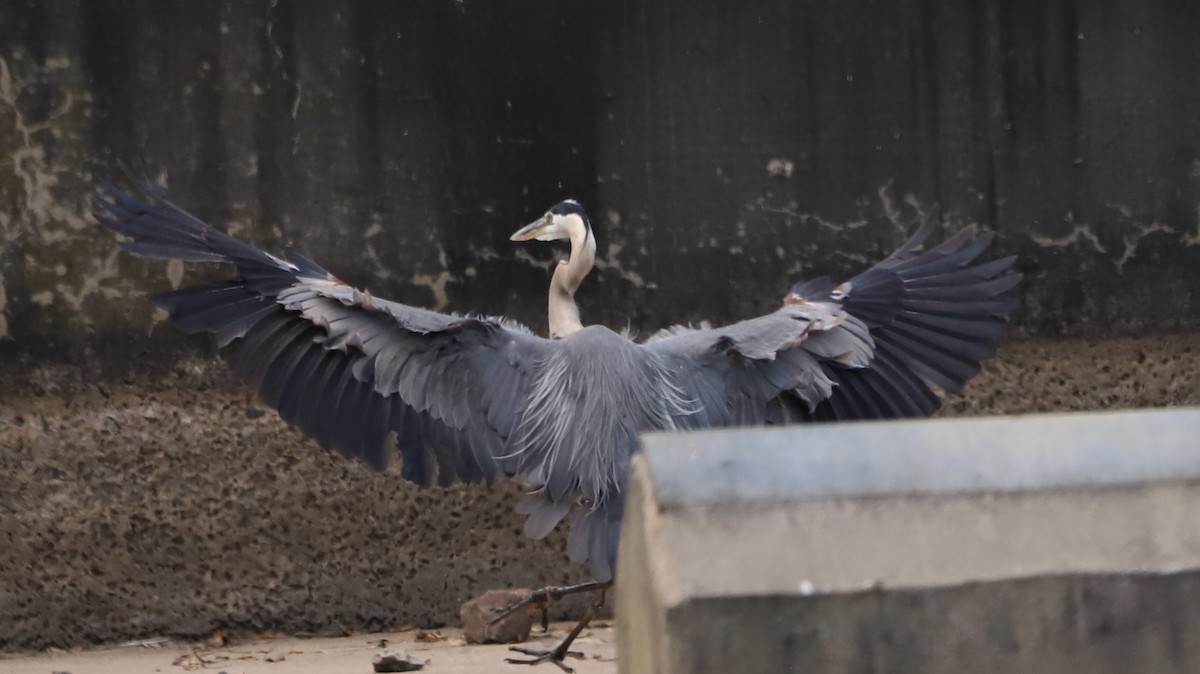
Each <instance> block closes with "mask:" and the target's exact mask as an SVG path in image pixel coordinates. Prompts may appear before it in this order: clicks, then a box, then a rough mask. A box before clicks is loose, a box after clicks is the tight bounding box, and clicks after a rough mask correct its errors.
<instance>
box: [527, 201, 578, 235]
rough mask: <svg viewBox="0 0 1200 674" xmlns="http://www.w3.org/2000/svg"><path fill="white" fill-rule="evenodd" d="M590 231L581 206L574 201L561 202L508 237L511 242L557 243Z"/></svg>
mask: <svg viewBox="0 0 1200 674" xmlns="http://www.w3.org/2000/svg"><path fill="white" fill-rule="evenodd" d="M589 229H590V225H589V224H588V219H587V214H586V213H584V212H583V206H580V205H579V202H578V201H575V200H574V199H567V200H566V201H561V202H559V203H557V204H555V205H554V206H552V207H551V208H550V210H548V211H546V214H545V215H543V216H542V217H540V218H538V219H537V220H534V221H533V222H531V223H529V224H528V225H525V226H524V227H522V228H521V229H518V230H517V231H516V232H514V233H513V235H512V236H511V237H509V238H510V239H511V240H512V241H532V240H534V239H536V240H538V241H559V240H561V239H570V238H571V237H572V235H573V234H586V233H587V231H588V230H589Z"/></svg>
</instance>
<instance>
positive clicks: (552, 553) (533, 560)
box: [0, 333, 1200, 650]
mask: <svg viewBox="0 0 1200 674" xmlns="http://www.w3.org/2000/svg"><path fill="white" fill-rule="evenodd" d="M1197 344H1200V333H1178V334H1173V335H1167V336H1158V337H1154V338H1145V339H1110V340H1103V341H1089V340H1086V339H1063V340H1031V341H1022V342H1013V343H1009V344H1007V345H1006V346H1005V347H1004V348H1003V349H1002V350H1001V353H1000V355H999V357H998V358H997V360H995V361H992V362H991V363H989V365H988V366H987V368H986V369H985V371H984V372H983V374H982V375H981V376H980V377H979V378H977V379H976V380H975V381H973V382H972V383H971V385H970V386H969V387H968V390H967V391H966V394H965V395H964V396H962V397H961V398H957V399H954V400H952V401H950V403H949V404H948V405H947V408H946V411H945V414H948V415H956V416H957V415H966V414H992V413H1021V412H1047V411H1063V410H1097V409H1118V408H1133V407H1151V406H1167V405H1189V404H1191V405H1194V404H1200V358H1197V352H1196V350H1195V349H1196V348H1197V347H1196V346H1195V345H1197ZM206 367H207V366H206ZM201 369H202V370H203V371H197V372H198V373H193V374H187V373H183V374H180V373H176V374H175V375H173V376H172V377H170V378H168V380H165V381H164V382H159V383H157V384H148V383H146V382H141V381H130V382H126V383H120V384H106V385H103V386H100V385H94V384H92V385H71V386H58V385H56V384H55V383H54V382H55V381H56V379H55V377H54V376H52V373H51V374H47V373H46V372H45V371H40V373H31V374H30V375H29V380H28V381H27V383H26V384H27V385H26V386H25V387H24V388H26V389H27V392H26V393H23V394H12V395H7V396H5V397H4V398H0V474H2V475H3V476H4V477H3V488H2V489H0V577H2V578H4V583H3V584H2V585H0V649H7V650H15V649H37V648H44V647H47V646H70V645H75V644H90V643H112V642H119V641H125V640H130V639H137V638H142V637H146V636H151V635H171V636H179V637H183V638H199V637H204V636H207V635H209V634H211V633H212V632H213V631H214V630H216V629H218V628H220V629H225V630H232V631H235V632H240V633H260V632H265V631H281V632H286V633H293V634H294V633H303V632H311V633H337V632H340V631H341V630H342V629H350V630H355V631H361V630H378V629H387V628H392V627H395V626H397V625H402V624H405V623H414V624H417V625H420V626H426V627H431V626H439V625H443V624H453V623H456V622H457V611H458V607H459V605H460V604H461V603H462V602H463V601H464V600H466V599H468V598H470V597H473V596H476V595H478V594H480V593H481V592H483V591H484V590H487V589H490V588H493V587H506V586H512V587H528V586H534V587H536V586H539V585H542V584H565V583H569V582H577V581H581V580H585V579H586V571H585V569H583V568H582V567H579V566H577V565H573V564H570V563H568V562H567V561H566V559H565V556H564V554H563V549H564V540H565V536H564V535H562V534H561V533H560V534H556V535H554V536H551V537H550V538H549V539H548V540H547V541H530V540H528V539H526V538H524V536H523V535H522V534H521V520H520V518H519V516H517V515H515V514H514V513H513V512H512V508H513V505H514V503H515V501H516V498H517V492H518V489H517V486H516V485H515V484H511V483H503V484H498V485H496V486H495V487H493V488H487V487H482V486H476V487H468V486H458V487H454V488H450V489H439V488H434V489H427V490H421V489H417V488H416V487H414V486H413V485H410V484H408V483H406V482H404V481H403V480H401V479H400V477H399V475H398V471H391V472H388V473H383V474H379V473H374V472H372V471H371V470H369V469H368V468H367V467H366V466H364V465H362V464H359V463H355V462H351V461H346V460H343V459H341V458H340V457H337V456H334V455H330V454H328V453H326V452H323V451H321V450H320V449H319V448H318V447H317V446H316V445H315V444H314V443H312V442H310V441H309V440H307V439H305V438H304V437H303V436H302V435H301V434H299V433H298V432H296V431H294V430H292V429H290V428H288V427H287V426H286V425H285V424H283V423H282V422H281V421H280V420H279V419H278V417H277V416H276V415H275V414H274V412H273V411H271V410H270V409H268V408H266V407H264V406H263V405H261V404H260V403H259V402H258V401H257V399H256V398H255V397H254V396H253V395H252V394H250V393H247V392H244V391H242V390H239V389H230V388H228V387H227V386H226V385H225V384H224V383H223V382H224V380H222V379H221V378H220V377H219V376H217V377H216V378H215V379H214V376H213V375H212V374H211V373H210V372H209V371H208V370H207V369H204V368H201ZM214 381H216V382H217V387H216V388H208V386H209V385H210V384H212V383H213V382H214ZM587 599H588V598H575V601H574V602H568V603H566V604H565V605H564V606H561V607H559V609H558V610H557V611H556V615H557V616H562V617H567V616H569V615H571V614H576V615H577V614H581V613H582V611H583V609H584V606H585V604H586V602H587Z"/></svg>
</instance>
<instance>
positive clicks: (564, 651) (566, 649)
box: [504, 581, 612, 672]
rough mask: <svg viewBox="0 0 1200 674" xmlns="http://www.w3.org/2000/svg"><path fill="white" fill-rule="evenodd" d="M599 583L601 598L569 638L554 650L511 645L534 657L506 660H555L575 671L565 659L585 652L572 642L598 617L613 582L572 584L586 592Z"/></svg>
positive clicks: (523, 662) (530, 662) (527, 662)
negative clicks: (577, 648)
mask: <svg viewBox="0 0 1200 674" xmlns="http://www.w3.org/2000/svg"><path fill="white" fill-rule="evenodd" d="M597 585H598V586H601V587H602V588H603V589H600V590H599V592H600V596H599V598H597V599H596V602H595V603H594V604H592V605H591V607H590V608H588V612H587V613H586V614H584V616H583V619H582V620H580V621H579V622H578V623H577V624H576V625H575V627H573V628H572V629H571V633H570V634H568V635H567V638H565V639H563V640H562V643H561V644H559V645H558V646H556V647H555V648H554V650H552V651H539V650H536V649H532V648H521V647H519V646H509V650H512V651H516V652H518V653H524V654H525V655H530V656H533V657H532V658H529V659H520V658H505V659H504V661H505V662H510V663H512V664H514V665H538V664H541V663H543V662H553V663H554V664H556V665H558V667H559V669H561V670H563V671H564V672H574V671H575V670H574V669H571V668H570V667H568V666H567V663H566V662H564V660H566V659H567V656H568V655H571V656H574V657H577V658H582V657H583V653H580V652H579V651H573V650H570V649H571V644H572V643H574V641H575V638H576V637H578V636H579V633H580V632H582V631H583V628H585V627H587V626H588V623H590V622H592V618H595V617H596V614H598V613H599V612H600V609H602V608H604V599H605V590H607V589H608V588H610V587H612V582H611V581H609V582H607V583H584V584H583V585H574V586H571V589H572V590H573V592H584V591H587V590H593V591H594V590H597V587H595V586H597ZM584 586H589V587H587V588H586V590H585V589H579V588H581V587H584ZM546 589H547V590H549V589H551V588H546ZM558 589H562V588H558ZM531 594H537V593H536V592H535V593H531ZM518 603H520V602H518ZM524 605H527V604H522V606H524ZM514 610H515V609H514Z"/></svg>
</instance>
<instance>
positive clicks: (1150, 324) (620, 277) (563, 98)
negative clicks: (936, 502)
mask: <svg viewBox="0 0 1200 674" xmlns="http://www.w3.org/2000/svg"><path fill="white" fill-rule="evenodd" d="M1198 29H1200V15H1197V14H1196V13H1195V12H1193V11H1191V4H1190V3H1189V2H1187V0H1164V1H1162V2H1156V3H1154V4H1153V5H1152V6H1150V5H1144V4H1143V3H1137V2H1122V3H1109V4H1104V5H1097V4H1094V3H1093V4H1079V3H1076V2H1074V1H1072V0H1059V1H1057V2H1048V3H1040V2H1000V1H999V0H996V1H993V2H980V3H969V4H966V5H963V4H961V3H955V2H942V1H939V2H916V1H915V0H910V1H906V2H870V3H867V4H863V3H855V4H853V5H849V4H845V3H839V2H832V1H831V2H812V3H795V2H792V1H791V0H754V1H753V2H749V3H732V4H731V3H717V2H694V1H693V0H655V1H653V2H642V1H640V0H637V1H635V0H628V1H625V2H605V3H595V2H584V1H570V2H562V1H560V0H543V1H541V2H533V3H523V4H522V5H521V7H519V8H514V7H510V6H508V5H506V4H503V3H493V2H480V1H477V0H470V1H455V0H427V1H424V2H404V3H395V2H362V3H355V4H353V5H352V6H346V7H343V6H341V5H336V4H334V5H330V4H325V3H312V2H296V1H294V0H279V1H276V0H263V1H262V2H240V1H238V2H234V1H231V0H218V1H214V2H202V3H175V4H163V3H161V2H157V1H155V0H133V1H123V2H117V1H115V0H96V1H94V2H93V1H89V2H86V3H79V2H74V1H67V0H9V1H8V2H6V3H5V4H4V12H3V16H0V156H4V157H8V158H10V160H9V161H6V162H2V163H0V246H2V247H0V316H2V317H3V319H2V321H0V335H3V336H7V338H8V340H7V341H0V361H3V362H7V363H12V362H13V360H14V359H15V361H16V362H17V363H21V364H25V363H28V361H29V360H32V359H55V360H58V361H66V362H71V363H77V362H85V361H86V362H87V363H88V365H89V366H90V367H99V366H101V365H103V364H108V365H110V366H111V369H113V370H119V368H120V366H121V364H122V363H125V362H127V361H128V360H129V359H130V356H131V355H133V354H138V353H139V352H140V351H141V350H142V348H141V347H139V346H138V345H137V343H136V342H135V341H133V340H129V339H127V338H126V335H127V334H128V333H129V332H130V331H133V332H134V333H135V334H137V335H138V336H139V339H140V338H141V337H142V336H143V335H144V333H145V332H146V331H149V330H150V329H151V326H153V325H156V324H157V323H158V322H160V321H161V320H162V316H161V315H160V314H157V313H155V312H153V310H152V309H151V308H149V307H148V305H147V304H146V303H145V302H143V301H141V295H142V294H143V293H144V292H146V291H147V290H162V289H164V288H168V287H170V286H173V285H178V284H179V283H181V282H192V281H194V280H195V279H196V278H197V274H198V273H197V272H194V271H192V270H181V269H180V268H179V267H178V266H167V265H164V264H162V263H156V262H149V263H147V262H143V261H139V260H133V259H130V258H129V257H128V256H122V255H118V253H117V251H116V249H115V248H113V247H112V246H111V245H110V242H111V236H110V235H109V234H108V233H107V232H102V231H99V230H98V229H96V228H93V227H89V226H88V225H87V217H86V216H85V215H84V212H86V211H87V210H88V198H89V195H90V194H91V192H92V187H91V186H90V182H89V181H90V174H92V173H93V172H98V173H101V174H113V173H116V174H118V175H119V171H118V170H117V169H116V166H117V165H118V164H119V163H125V164H127V165H132V166H134V167H135V170H140V169H139V168H138V167H139V166H140V162H142V161H143V160H145V161H148V162H150V163H151V164H152V165H153V166H155V167H157V168H159V169H161V170H162V172H163V173H164V174H165V176H166V177H167V178H168V179H169V182H170V184H171V185H172V187H173V189H174V190H175V192H176V194H177V195H178V197H179V199H180V201H181V202H182V203H183V204H184V205H186V206H188V207H190V208H192V209H193V210H194V211H195V212H196V213H197V214H199V215H201V216H203V217H205V218H208V219H211V220H213V221H215V222H217V223H219V224H222V225H227V226H228V227H229V228H230V229H232V230H234V231H236V232H237V233H239V234H241V235H244V236H246V237H248V238H250V239H251V240H253V241H255V242H257V243H260V244H263V245H267V246H272V247H281V246H284V245H288V244H292V245H296V246H298V247H300V248H303V249H306V250H308V251H311V252H317V253H319V257H320V258H321V260H322V262H324V263H325V264H326V265H328V266H329V268H331V269H332V270H334V271H336V272H337V273H338V274H339V275H342V276H343V277H345V278H347V279H348V280H350V281H352V282H355V283H359V284H366V285H369V286H370V287H371V288H372V290H373V291H375V292H376V293H377V294H379V295H381V296H387V297H395V298H398V299H401V300H404V301H408V302H412V303H416V304H421V305H427V306H433V307H438V308H442V307H450V308H454V309H458V310H462V311H483V312H490V313H504V314H506V315H511V316H514V317H516V318H519V319H521V320H523V321H524V322H526V323H529V324H531V325H533V326H534V327H535V328H539V329H540V328H541V327H542V323H543V321H544V308H543V306H542V304H543V303H542V302H541V301H540V297H541V295H542V293H543V292H544V287H545V282H546V268H547V265H548V262H549V260H550V258H551V255H552V254H551V252H550V251H549V250H548V248H547V247H529V246H525V247H520V248H516V247H514V246H512V245H511V244H509V243H508V242H507V240H506V236H507V234H508V233H510V232H511V231H512V230H513V228H514V227H515V226H516V225H518V224H522V223H524V222H526V221H528V220H529V218H530V216H531V215H534V214H537V213H540V212H541V211H542V209H544V208H545V207H546V206H547V205H549V204H551V203H553V202H555V201H557V200H559V199H561V198H563V197H564V196H575V197H578V198H580V199H582V200H583V201H584V203H585V204H587V205H588V206H589V207H590V208H591V211H592V213H593V215H594V216H595V217H594V220H595V221H596V225H597V227H598V229H599V232H600V267H601V268H600V270H599V272H598V273H597V275H596V277H597V280H596V282H592V283H589V284H587V286H586V287H585V288H584V290H583V294H582V297H581V301H582V303H583V307H584V311H585V316H587V317H588V318H589V319H592V320H596V321H600V322H605V323H608V324H618V325H620V324H625V323H631V324H632V325H633V326H634V327H635V328H639V329H646V330H649V329H655V328H658V327H661V326H662V325H663V324H664V323H666V322H668V321H672V320H679V321H684V320H698V319H702V318H707V319H713V320H716V321H728V320H732V319H735V318H740V317H743V316H746V315H750V314H753V313H754V312H757V311H761V310H763V309H765V308H767V307H770V306H774V304H775V303H776V302H777V301H778V298H779V295H780V293H781V292H782V291H783V289H784V288H785V287H786V286H787V285H788V284H789V282H790V281H793V280H797V279H798V278H799V277H800V276H805V275H810V274H814V275H815V274H817V273H823V272H829V273H833V274H835V275H842V274H846V273H849V272H851V271H853V270H855V269H858V268H861V266H862V265H863V264H865V263H866V262H868V261H869V260H872V259H876V258H878V257H879V256H880V255H881V254H883V253H885V252H886V251H887V250H888V249H889V248H890V247H892V246H894V245H895V244H896V243H897V242H899V241H900V240H901V238H902V236H903V235H904V232H905V230H907V229H910V228H911V223H912V222H914V221H915V218H916V212H917V210H919V209H923V208H925V207H927V206H928V205H930V204H931V203H933V202H934V201H940V202H941V203H942V204H943V206H944V207H945V208H946V211H947V212H948V214H949V216H950V219H951V220H952V221H954V222H955V223H960V224H961V223H963V222H967V221H976V222H980V223H982V224H983V225H984V226H986V227H989V228H992V229H995V230H997V231H998V232H999V233H1000V238H999V244H998V251H999V252H1001V253H1012V252H1015V253H1019V254H1020V255H1021V262H1020V264H1019V266H1020V268H1021V270H1022V271H1024V272H1026V273H1027V275H1028V280H1027V283H1026V284H1025V285H1024V286H1023V288H1024V292H1025V300H1026V301H1025V304H1024V310H1023V313H1022V314H1021V321H1022V322H1023V323H1024V324H1025V325H1026V326H1027V327H1029V328H1030V329H1035V330H1037V331H1040V332H1050V333H1060V332H1069V333H1080V332H1083V331H1086V333H1087V334H1093V335H1095V334H1102V333H1103V334H1111V333H1113V332H1120V331H1129V330H1134V331H1136V330H1141V329H1148V328H1163V327H1170V326H1175V325H1177V324H1179V323H1183V324H1188V325H1195V324H1197V323H1198V322H1200V297H1198V296H1196V295H1195V294H1194V292H1193V289H1194V288H1195V287H1197V286H1198V285H1200V264H1197V262H1200V246H1197V245H1196V244H1197V243H1200V223H1198V221H1197V217H1198V215H1197V206H1198V205H1200V178H1198V177H1197V175H1198V172H1200V90H1197V88H1196V87H1194V86H1191V85H1192V84H1193V83H1194V79H1195V73H1196V72H1197V71H1200V52H1198V51H1197V50H1196V49H1194V48H1193V38H1194V35H1195V34H1196V32H1197V30H1198ZM717 265H719V266H720V268H721V270H722V274H720V276H719V278H718V277H717V276H715V275H704V274H696V273H695V271H696V270H697V269H712V268H715V267H716V266H717ZM201 275H202V274H201ZM159 339H160V340H161V339H162V338H161V337H160V338H159ZM183 348H184V345H183V343H182V342H181V341H179V340H170V341H167V342H161V341H160V342H156V345H155V346H154V347H153V348H151V349H150V350H149V352H148V353H143V354H142V356H143V357H145V358H150V359H151V360H152V361H154V362H156V363H158V364H160V365H161V364H162V363H164V362H170V361H171V360H172V359H173V358H175V357H177V355H178V354H179V353H180V350H181V349H183Z"/></svg>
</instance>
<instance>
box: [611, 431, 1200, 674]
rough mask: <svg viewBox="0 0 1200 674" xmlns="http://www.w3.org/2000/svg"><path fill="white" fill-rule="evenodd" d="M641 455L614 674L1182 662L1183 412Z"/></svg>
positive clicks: (1187, 656)
mask: <svg viewBox="0 0 1200 674" xmlns="http://www.w3.org/2000/svg"><path fill="white" fill-rule="evenodd" d="M643 447H644V451H643V452H642V453H641V454H639V455H638V456H637V457H636V458H635V463H634V468H633V475H632V478H631V482H630V487H629V501H628V505H627V507H626V512H625V525H624V534H623V535H624V538H623V540H622V547H621V551H620V560H619V565H618V572H617V573H618V578H619V582H618V583H617V599H616V601H617V605H616V611H617V618H618V620H617V627H618V645H619V646H618V648H619V658H620V664H621V671H622V672H630V673H633V672H637V673H639V674H641V673H645V672H661V673H666V672H723V673H724V672H760V671H761V672H779V671H796V672H879V673H901V672H904V673H909V672H911V673H913V674H917V673H919V674H937V673H940V672H946V673H948V674H949V673H954V674H972V673H976V672H980V673H983V672H996V673H999V672H1005V673H1008V672H1023V673H1027V674H1043V673H1046V674H1049V673H1058V672H1089V674H1094V673H1097V672H1100V673H1104V672H1112V673H1114V674H1116V673H1117V672H1120V673H1122V674H1125V673H1130V672H1155V673H1161V672H1197V671H1200V410H1195V409H1179V410H1156V411H1128V412H1111V413H1099V414H1075V415H1048V416H1028V417H1010V418H990V419H946V420H935V421H901V422H875V423H863V424H850V425H823V426H808V427H798V428H788V429H753V430H729V431H713V432H705V433H692V434H655V435H647V436H646V437H645V438H644V440H643Z"/></svg>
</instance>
